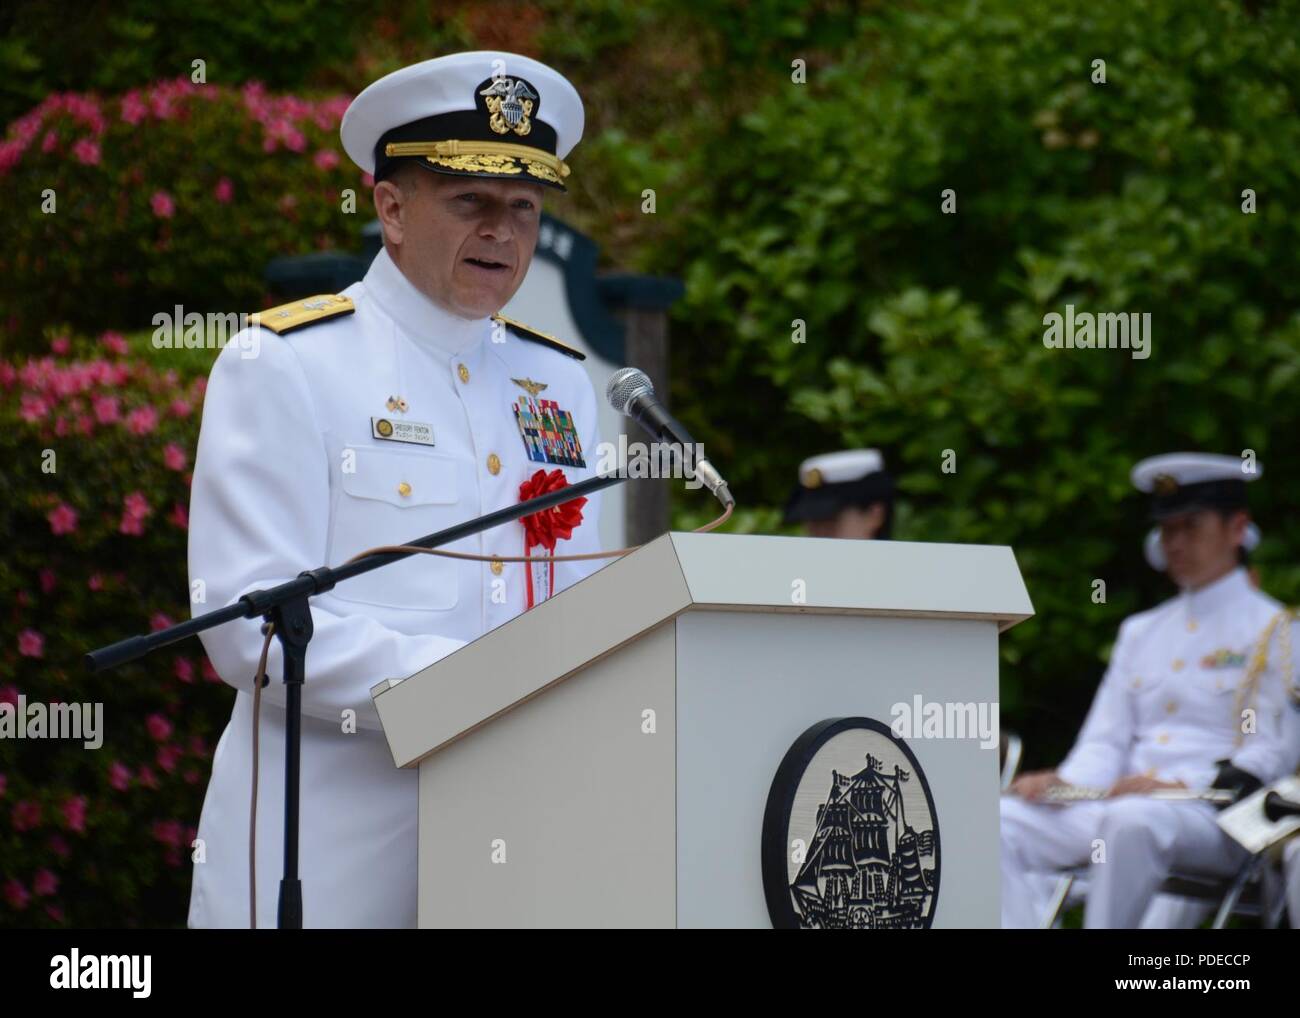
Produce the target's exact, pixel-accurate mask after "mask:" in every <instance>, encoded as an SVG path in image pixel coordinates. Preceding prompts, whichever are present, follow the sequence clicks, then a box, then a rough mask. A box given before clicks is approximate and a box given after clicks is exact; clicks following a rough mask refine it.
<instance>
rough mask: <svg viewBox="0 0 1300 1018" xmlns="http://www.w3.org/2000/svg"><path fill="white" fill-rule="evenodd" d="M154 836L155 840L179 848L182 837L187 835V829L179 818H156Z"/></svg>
mask: <svg viewBox="0 0 1300 1018" xmlns="http://www.w3.org/2000/svg"><path fill="white" fill-rule="evenodd" d="M153 836H154V840H155V841H159V842H162V844H164V845H168V846H170V847H172V848H177V847H179V846H180V844H181V838H183V837H184V836H185V829H184V828H183V827H182V826H181V822H180V821H179V820H155V821H154V823H153Z"/></svg>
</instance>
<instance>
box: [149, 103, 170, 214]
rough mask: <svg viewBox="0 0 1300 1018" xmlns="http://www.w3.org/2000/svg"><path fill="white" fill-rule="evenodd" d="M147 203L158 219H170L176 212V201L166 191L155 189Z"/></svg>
mask: <svg viewBox="0 0 1300 1018" xmlns="http://www.w3.org/2000/svg"><path fill="white" fill-rule="evenodd" d="M162 119H164V120H166V119H167V118H166V117H163V118H162ZM149 204H150V206H151V207H152V208H153V214H154V215H155V216H157V217H158V218H159V219H170V218H171V217H172V216H174V215H175V214H176V202H175V201H174V200H173V199H172V196H171V195H169V194H168V193H167V192H166V191H155V192H154V193H153V197H152V198H150V199H149Z"/></svg>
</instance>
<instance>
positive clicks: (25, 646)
mask: <svg viewBox="0 0 1300 1018" xmlns="http://www.w3.org/2000/svg"><path fill="white" fill-rule="evenodd" d="M18 653H19V654H21V655H22V656H23V657H44V656H45V637H43V636H42V635H41V634H40V633H38V632H37V631H36V630H35V629H24V630H23V631H22V632H21V633H19V634H18Z"/></svg>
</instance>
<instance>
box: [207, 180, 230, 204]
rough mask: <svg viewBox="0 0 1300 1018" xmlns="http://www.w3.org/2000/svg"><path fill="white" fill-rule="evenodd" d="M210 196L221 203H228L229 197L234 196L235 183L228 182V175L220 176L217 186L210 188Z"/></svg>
mask: <svg viewBox="0 0 1300 1018" xmlns="http://www.w3.org/2000/svg"><path fill="white" fill-rule="evenodd" d="M212 197H214V198H216V199H217V201H219V202H221V204H222V205H229V204H230V201H231V199H232V198H234V197H235V185H234V184H232V183H231V182H230V178H229V177H222V178H221V179H220V180H218V181H217V186H216V187H214V188H213V189H212Z"/></svg>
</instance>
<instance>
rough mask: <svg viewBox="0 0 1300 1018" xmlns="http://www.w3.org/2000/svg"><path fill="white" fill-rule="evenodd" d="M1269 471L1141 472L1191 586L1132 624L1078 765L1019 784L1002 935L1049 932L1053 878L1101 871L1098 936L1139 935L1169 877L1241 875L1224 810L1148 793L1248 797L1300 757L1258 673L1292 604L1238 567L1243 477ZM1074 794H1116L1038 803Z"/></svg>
mask: <svg viewBox="0 0 1300 1018" xmlns="http://www.w3.org/2000/svg"><path fill="white" fill-rule="evenodd" d="M1258 476H1259V470H1258V468H1257V469H1256V470H1255V471H1254V472H1252V473H1247V472H1244V471H1243V461H1241V460H1239V459H1236V458H1234V457H1228V456H1207V455H1203V454H1191V453H1175V454H1170V455H1167V456H1157V457H1153V458H1151V459H1147V460H1144V461H1142V462H1141V463H1139V464H1138V465H1137V466H1136V467H1134V469H1133V482H1134V484H1135V486H1136V487H1137V488H1138V489H1139V490H1141V491H1144V492H1149V493H1151V494H1152V496H1153V502H1152V512H1153V516H1154V517H1155V518H1156V519H1158V520H1159V521H1160V528H1161V543H1162V550H1163V552H1164V557H1165V559H1166V560H1167V565H1168V572H1169V575H1170V577H1171V579H1173V580H1174V581H1175V582H1176V583H1178V584H1179V586H1180V588H1181V590H1180V593H1179V595H1178V596H1177V597H1175V598H1172V599H1171V600H1169V601H1166V602H1165V603H1163V604H1161V605H1159V606H1158V607H1156V608H1154V609H1152V610H1150V611H1146V612H1140V613H1139V614H1137V615H1133V616H1131V617H1129V618H1128V619H1126V620H1125V621H1124V622H1123V624H1122V625H1121V626H1120V632H1119V638H1118V640H1117V641H1116V644H1115V649H1114V651H1113V653H1112V656H1111V663H1110V667H1109V668H1108V669H1107V671H1106V675H1105V677H1104V678H1103V680H1102V683H1101V687H1100V689H1099V690H1098V692H1097V696H1096V698H1095V700H1094V701H1093V705H1092V709H1091V710H1090V711H1089V713H1088V717H1087V720H1086V721H1085V722H1084V726H1083V729H1082V730H1081V732H1080V733H1079V737H1078V740H1077V741H1076V743H1075V745H1074V748H1073V749H1072V751H1071V752H1070V754H1069V755H1068V757H1067V758H1066V760H1065V761H1064V762H1063V763H1062V764H1061V765H1060V767H1058V768H1057V769H1056V770H1053V771H1044V772H1037V773H1033V774H1026V775H1024V776H1022V777H1021V778H1019V779H1018V780H1017V781H1016V783H1015V784H1014V785H1013V786H1012V791H1013V793H1015V794H1013V795H1009V796H1006V797H1004V798H1003V800H1002V895H1003V910H1002V924H1003V926H1004V927H1035V926H1038V925H1040V924H1041V923H1042V921H1043V918H1044V916H1043V911H1044V909H1045V907H1046V904H1047V903H1046V901H1045V900H1044V895H1043V887H1044V884H1043V880H1042V875H1043V874H1044V873H1048V872H1050V871H1053V870H1057V869H1060V868H1063V867H1069V866H1078V865H1085V864H1088V865H1089V872H1088V901H1087V906H1086V910H1085V917H1084V921H1085V925H1087V926H1090V927H1124V928H1131V927H1135V926H1137V925H1138V923H1139V921H1140V920H1141V919H1142V917H1143V914H1144V913H1145V912H1146V910H1147V908H1148V906H1149V905H1150V903H1151V901H1152V899H1153V897H1154V895H1155V894H1156V891H1157V890H1158V888H1159V886H1160V884H1161V882H1162V881H1163V880H1164V878H1165V876H1166V875H1167V874H1168V873H1169V871H1170V870H1172V869H1183V870H1189V871H1195V872H1200V873H1209V874H1228V873H1231V872H1233V871H1234V870H1235V869H1236V868H1237V867H1239V866H1240V865H1241V864H1242V863H1243V862H1244V860H1245V855H1244V851H1243V850H1242V849H1240V848H1239V847H1237V846H1236V845H1235V843H1233V842H1232V841H1231V840H1230V839H1228V838H1227V836H1226V835H1224V834H1223V833H1222V831H1220V829H1219V828H1218V826H1217V824H1216V823H1215V813H1214V809H1213V807H1211V806H1210V805H1208V804H1206V803H1204V802H1195V801H1192V802H1188V801H1181V802H1179V801H1160V800H1157V799H1152V798H1149V797H1147V793H1149V792H1151V791H1153V790H1155V789H1160V788H1187V789H1206V788H1209V787H1217V788H1231V789H1233V790H1234V791H1237V792H1239V793H1245V792H1247V791H1250V790H1252V789H1253V788H1255V787H1258V785H1259V783H1260V782H1265V781H1271V780H1272V779H1274V778H1276V777H1277V776H1279V775H1281V774H1284V773H1288V772H1289V771H1290V770H1292V769H1294V767H1295V766H1296V762H1297V757H1300V745H1296V744H1295V740H1294V738H1293V735H1294V722H1293V719H1292V718H1291V717H1290V716H1289V715H1288V714H1287V710H1288V708H1287V704H1286V699H1287V698H1286V693H1285V683H1284V682H1283V681H1282V680H1281V676H1280V674H1279V672H1278V670H1277V669H1276V668H1275V667H1273V666H1272V665H1271V664H1269V665H1267V666H1265V667H1262V668H1257V669H1255V668H1248V667H1247V666H1248V664H1249V663H1250V659H1251V655H1252V653H1253V652H1254V651H1255V650H1256V649H1257V648H1258V646H1259V645H1260V643H1261V637H1262V636H1263V634H1264V633H1266V632H1267V631H1268V627H1269V624H1270V622H1272V620H1273V619H1275V618H1276V617H1277V614H1278V612H1279V609H1280V607H1281V606H1280V605H1279V603H1278V602H1277V601H1275V600H1273V599H1272V598H1271V597H1268V596H1267V595H1265V594H1263V593H1261V592H1260V591H1258V590H1256V589H1255V588H1254V587H1253V586H1252V585H1251V583H1250V581H1249V579H1248V578H1247V575H1246V571H1245V569H1244V568H1243V567H1242V566H1241V565H1240V562H1239V551H1238V549H1239V548H1240V547H1241V545H1242V542H1243V539H1244V537H1245V534H1246V528H1247V525H1248V522H1249V521H1248V516H1247V512H1246V482H1247V481H1248V480H1253V479H1255V478H1256V477H1258ZM1243 712H1247V713H1243ZM1243 727H1244V728H1245V729H1246V730H1247V732H1246V733H1243ZM1061 783H1066V784H1072V785H1080V786H1087V787H1092V788H1099V789H1105V790H1108V792H1109V796H1108V797H1107V798H1105V799H1103V800H1100V801H1095V802H1080V803H1075V804H1073V805H1068V806H1057V805H1048V804H1045V803H1043V802H1041V801H1040V800H1041V799H1042V797H1043V795H1044V794H1045V793H1046V792H1047V790H1048V789H1049V788H1051V787H1052V786H1054V785H1058V784H1061Z"/></svg>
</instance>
